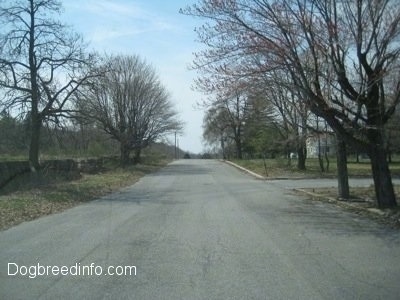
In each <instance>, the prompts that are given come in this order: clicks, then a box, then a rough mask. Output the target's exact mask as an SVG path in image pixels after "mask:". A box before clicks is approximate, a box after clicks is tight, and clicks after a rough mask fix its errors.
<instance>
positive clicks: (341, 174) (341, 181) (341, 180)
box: [336, 134, 350, 199]
mask: <svg viewBox="0 0 400 300" xmlns="http://www.w3.org/2000/svg"><path fill="white" fill-rule="evenodd" d="M336 140H337V150H336V155H337V176H338V197H339V198H342V199H349V198H350V188H349V173H348V170H347V151H346V143H345V141H344V140H343V139H342V138H341V137H340V135H339V134H337V135H336Z"/></svg>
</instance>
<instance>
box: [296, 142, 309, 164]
mask: <svg viewBox="0 0 400 300" xmlns="http://www.w3.org/2000/svg"><path fill="white" fill-rule="evenodd" d="M306 159H307V148H306V144H305V142H304V140H303V139H301V140H300V141H299V142H298V144H297V169H299V170H305V169H306Z"/></svg>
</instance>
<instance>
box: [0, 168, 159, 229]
mask: <svg viewBox="0 0 400 300" xmlns="http://www.w3.org/2000/svg"><path fill="white" fill-rule="evenodd" d="M166 164H167V161H160V162H157V163H155V164H151V165H137V166H132V167H129V168H126V169H121V168H112V169H109V170H107V171H105V172H103V173H99V174H83V175H82V177H81V178H79V179H74V180H61V179H58V180H49V181H48V182H47V183H43V182H41V184H40V186H39V187H33V186H31V185H30V184H29V183H27V184H26V185H25V188H18V190H17V191H10V190H8V191H5V189H4V190H3V191H2V194H1V195H0V230H4V229H7V228H9V227H11V226H14V225H17V224H19V223H22V222H24V221H29V220H33V219H36V218H39V217H41V216H44V215H48V214H53V213H57V212H61V211H63V210H65V209H68V208H71V207H73V206H76V205H79V204H81V203H84V202H88V201H91V200H94V199H96V198H99V197H101V196H104V195H106V194H108V193H111V192H113V191H116V190H118V189H120V188H122V187H125V186H129V185H132V184H134V183H135V182H137V181H138V180H139V179H140V178H141V177H142V176H144V175H145V174H148V173H151V172H154V171H156V170H157V169H159V168H160V167H162V166H165V165H166Z"/></svg>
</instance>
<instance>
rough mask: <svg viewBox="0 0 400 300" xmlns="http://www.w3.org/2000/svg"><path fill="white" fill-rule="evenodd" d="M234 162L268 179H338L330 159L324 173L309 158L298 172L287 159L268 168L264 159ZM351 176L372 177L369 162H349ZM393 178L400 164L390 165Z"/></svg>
mask: <svg viewBox="0 0 400 300" xmlns="http://www.w3.org/2000/svg"><path fill="white" fill-rule="evenodd" d="M232 162H234V163H236V164H238V165H240V166H242V167H244V168H246V169H248V170H250V171H253V172H255V173H257V174H260V175H262V176H264V177H267V178H296V177H301V178H315V177H319V178H320V177H336V160H335V159H330V164H329V171H328V172H324V173H322V172H321V170H320V167H319V162H318V159H314V158H309V159H307V161H306V170H304V171H300V170H297V166H296V164H297V161H296V160H292V163H291V165H290V166H289V165H288V162H287V160H286V159H266V160H265V163H266V168H265V166H264V161H263V160H262V159H250V160H244V159H243V160H232ZM347 168H348V171H349V176H361V177H363V176H372V175H371V166H370V163H369V162H360V163H355V162H349V163H348V164H347ZM390 169H391V172H392V176H393V177H395V176H399V177H400V162H394V163H392V164H390Z"/></svg>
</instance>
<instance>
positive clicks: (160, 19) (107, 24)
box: [62, 0, 203, 152]
mask: <svg viewBox="0 0 400 300" xmlns="http://www.w3.org/2000/svg"><path fill="white" fill-rule="evenodd" d="M194 2H196V1H195V0H190V1H179V0H168V1H167V0H147V1H142V0H63V7H64V13H63V15H62V18H63V19H64V20H65V22H66V23H67V24H69V25H72V26H73V28H74V29H75V31H77V32H79V33H80V34H82V35H83V37H84V38H85V40H86V41H87V42H89V47H90V48H92V49H95V50H97V51H99V52H107V53H116V54H138V55H140V56H141V57H143V58H145V59H146V60H147V62H148V63H150V64H152V65H153V66H154V67H155V69H156V70H157V72H158V74H159V76H160V78H161V80H162V82H163V83H164V85H165V86H166V88H167V89H168V90H169V91H170V93H171V99H172V101H173V103H174V104H175V106H176V108H177V110H178V111H179V113H180V117H181V119H182V120H183V121H184V122H185V133H184V134H183V135H182V136H181V137H180V138H179V144H180V147H181V148H182V149H183V150H186V151H191V152H201V151H202V148H203V147H202V139H201V135H202V128H201V125H202V118H203V113H202V111H200V110H199V109H198V108H196V107H195V106H196V102H199V101H200V100H201V98H202V97H203V96H202V95H201V94H199V93H197V92H194V91H192V90H191V88H190V86H191V85H192V83H193V78H195V77H196V73H195V71H189V70H188V68H187V66H188V65H189V64H190V63H191V61H192V60H193V52H195V51H197V49H199V48H200V47H201V45H200V44H199V43H196V42H195V39H196V34H195V33H194V28H195V27H196V26H199V25H200V24H201V23H200V21H199V20H194V19H193V18H191V17H188V16H184V15H180V14H179V9H180V8H183V7H185V6H187V5H189V4H192V3H194ZM170 141H171V142H172V141H173V138H172V137H171V138H170Z"/></svg>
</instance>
